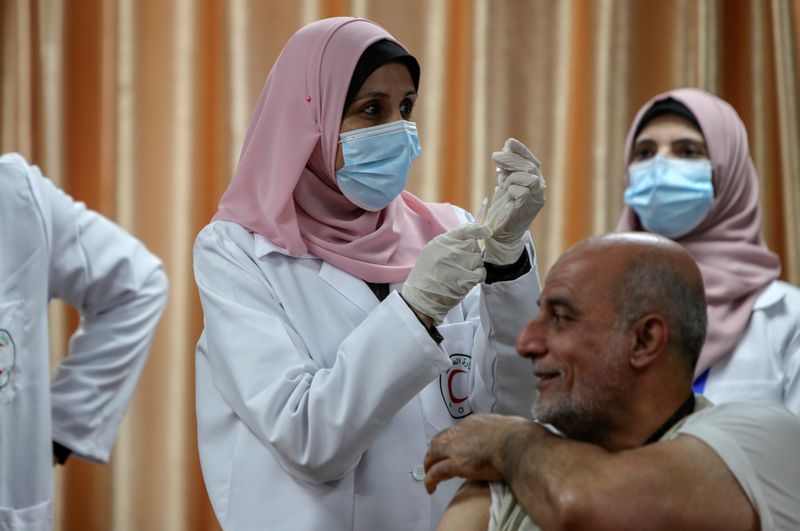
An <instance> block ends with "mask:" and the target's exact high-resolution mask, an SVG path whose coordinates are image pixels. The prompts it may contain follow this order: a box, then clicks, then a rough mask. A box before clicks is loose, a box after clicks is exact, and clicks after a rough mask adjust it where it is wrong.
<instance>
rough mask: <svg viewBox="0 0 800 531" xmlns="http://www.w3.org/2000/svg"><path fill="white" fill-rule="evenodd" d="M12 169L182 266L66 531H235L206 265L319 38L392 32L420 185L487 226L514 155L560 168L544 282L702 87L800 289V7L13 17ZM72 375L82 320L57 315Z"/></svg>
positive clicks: (7, 10) (99, 2) (643, 5)
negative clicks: (663, 113)
mask: <svg viewBox="0 0 800 531" xmlns="http://www.w3.org/2000/svg"><path fill="white" fill-rule="evenodd" d="M0 6H2V7H1V8H0V151H11V150H13V151H19V152H21V153H22V154H24V155H25V156H26V157H28V159H29V160H31V161H33V162H35V163H37V164H38V165H40V166H41V167H42V168H43V170H44V173H45V174H46V175H49V176H50V177H51V178H52V179H53V180H54V181H56V182H57V183H59V184H60V185H61V186H62V187H64V188H65V189H66V190H67V191H68V192H69V193H71V194H72V195H73V196H74V197H76V198H78V199H80V200H82V201H85V202H86V203H87V204H88V205H89V207H91V208H94V209H96V210H98V211H100V212H102V213H104V214H105V215H107V216H109V217H111V218H113V219H114V220H116V221H117V222H118V223H119V224H121V225H122V226H123V227H125V228H126V229H128V230H130V231H131V232H132V233H133V234H134V235H136V236H137V237H138V238H140V239H141V240H143V241H144V242H145V243H146V244H147V245H148V246H149V247H150V248H151V249H152V250H153V251H154V252H155V253H156V254H158V255H159V256H161V257H162V258H163V260H164V263H165V265H166V269H167V273H168V274H169V276H170V280H171V286H170V289H171V293H170V302H169V306H168V308H167V311H166V314H165V317H164V319H163V321H162V323H161V325H160V328H159V330H158V333H157V335H156V337H155V341H154V347H153V350H152V353H151V354H150V358H149V360H148V363H147V366H146V368H145V372H144V374H143V377H142V380H141V383H140V386H139V388H138V390H137V393H136V395H135V398H134V401H133V403H132V406H131V409H130V411H129V413H128V415H127V417H126V419H125V421H124V424H123V428H122V431H121V433H120V436H119V439H118V442H117V445H116V447H115V450H114V453H113V456H112V460H111V463H110V465H108V466H100V465H92V464H87V463H82V462H80V461H78V460H71V461H70V462H69V463H68V465H67V466H66V467H63V468H59V469H58V470H57V472H56V480H57V483H56V493H55V496H56V513H55V526H56V528H57V529H80V530H92V529H98V530H106V529H119V530H128V529H130V530H139V529H169V530H181V529H191V530H194V529H216V528H217V523H216V521H215V519H214V516H213V513H212V511H211V509H210V505H209V503H208V500H207V497H206V494H205V489H204V486H203V482H202V477H201V475H200V469H199V465H198V458H197V450H196V432H195V416H194V385H193V373H194V368H193V367H194V354H193V349H194V344H195V341H196V340H197V338H198V336H199V334H200V331H201V328H202V315H201V312H200V309H199V304H198V299H197V295H196V291H195V287H194V282H193V279H192V269H191V247H192V242H193V239H194V236H195V234H196V233H197V232H198V231H199V230H200V228H201V227H202V226H203V225H204V224H205V223H206V222H208V220H209V219H210V217H211V216H212V214H213V213H214V211H215V208H216V204H217V200H218V199H219V197H220V195H221V193H222V191H223V190H224V189H225V187H226V185H227V182H228V180H229V179H230V176H231V175H232V173H233V171H234V168H235V165H236V160H237V158H238V153H239V147H240V145H241V143H242V138H243V135H244V132H245V129H246V127H247V123H248V121H249V118H250V112H251V109H252V107H253V105H254V104H255V101H256V98H257V96H258V93H259V91H260V89H261V86H262V84H263V82H264V79H265V77H266V75H267V73H268V71H269V69H270V66H271V64H272V62H273V61H274V60H275V58H276V56H277V54H278V53H279V51H280V49H281V47H282V45H283V43H284V42H285V41H286V39H287V38H288V37H289V36H290V35H291V34H292V33H293V32H294V31H295V30H296V29H298V28H299V27H300V26H302V25H303V24H305V23H307V22H310V21H311V20H314V19H317V18H322V17H327V16H336V15H343V14H350V15H360V16H365V17H368V18H372V19H374V20H376V21H377V22H379V23H381V24H382V25H384V26H385V27H386V28H387V29H388V30H389V31H391V32H392V33H393V34H394V35H395V36H396V37H398V38H399V39H400V40H401V41H403V42H404V43H405V44H406V45H407V46H408V47H409V48H410V49H411V50H412V51H413V52H414V53H415V54H416V55H417V56H418V57H419V59H420V63H421V65H422V72H423V75H422V83H421V92H420V100H419V105H418V110H417V111H416V112H417V117H416V119H417V121H418V124H419V127H420V131H421V137H422V143H423V155H422V156H421V158H420V159H419V161H418V163H417V164H416V165H415V169H414V173H413V175H412V180H411V184H410V187H411V189H412V191H414V192H415V193H417V194H419V195H421V196H422V197H423V198H425V199H429V200H445V201H451V202H453V203H457V204H460V205H462V206H466V207H468V208H471V209H473V210H474V209H475V208H476V207H477V205H478V204H479V203H480V200H481V199H482V198H483V196H484V195H486V194H487V193H489V192H490V190H491V189H492V183H493V180H494V174H493V171H492V165H491V164H490V159H489V155H490V153H491V151H493V150H494V149H497V148H498V147H499V146H501V145H502V142H503V141H504V139H505V138H506V137H508V136H515V137H517V138H519V139H521V140H523V141H524V142H525V143H526V144H528V145H529V146H531V148H532V149H533V150H534V151H535V153H536V154H537V155H538V156H539V157H540V158H541V159H542V161H543V163H544V171H545V177H546V178H547V180H548V185H549V189H548V205H547V208H546V209H545V210H544V211H543V212H542V214H541V215H540V217H539V219H537V221H536V223H535V224H534V227H533V231H534V238H535V241H536V245H537V250H538V253H539V255H538V256H539V262H540V265H541V267H542V272H543V273H545V272H546V271H547V269H548V267H549V266H550V265H551V264H552V262H553V261H554V260H555V258H556V257H557V256H558V255H559V254H560V253H561V251H563V249H564V248H565V247H567V246H568V245H570V244H571V243H573V242H575V241H577V240H579V239H581V238H583V237H585V236H588V235H591V234H597V233H601V232H605V231H608V230H610V229H612V228H613V227H614V225H615V222H616V219H617V216H618V214H619V211H620V207H621V203H622V201H621V198H622V185H623V175H624V173H623V171H624V169H623V162H622V161H623V140H624V138H623V137H624V134H625V132H626V130H627V127H628V124H629V122H630V120H631V119H632V117H633V114H634V112H635V110H636V109H637V108H638V107H639V106H640V105H641V104H642V103H643V102H644V101H645V100H647V99H648V98H649V97H650V96H652V95H653V94H655V93H656V92H660V91H663V90H666V89H669V88H673V87H677V86H684V85H693V86H699V87H703V88H706V89H709V90H711V91H713V92H715V93H717V94H719V95H720V96H722V97H723V98H725V99H727V100H728V101H730V102H731V103H732V104H733V105H734V107H736V109H737V110H738V111H739V113H740V114H741V115H742V117H743V119H744V121H745V123H746V125H747V127H748V130H749V133H750V144H751V150H752V154H753V158H754V160H755V163H756V166H757V168H758V171H759V175H760V178H761V198H762V203H763V205H764V220H763V228H764V233H765V235H766V238H767V241H768V242H769V245H770V247H771V248H772V249H774V250H775V251H776V252H778V253H779V254H780V256H781V258H782V260H783V267H784V269H783V276H784V278H785V279H787V280H789V281H791V282H794V283H798V282H800V213H798V212H799V211H800V108H798V105H799V104H798V101H799V100H800V88H798V87H799V85H798V83H800V78H799V76H798V72H799V71H800V58H799V54H798V52H800V35H798V29H797V28H798V27H799V26H800V0H659V1H650V0H561V1H557V2H556V1H552V0H491V1H490V0H471V1H470V0H406V1H405V2H398V1H395V0H385V1H378V0H374V1H368V0H351V1H346V0H302V1H297V2H286V1H285V0H280V1H279V0H249V1H248V0H227V1H223V0H0ZM52 318H53V326H52V328H53V337H54V341H53V358H54V359H56V360H57V359H58V358H59V357H60V356H61V355H62V354H63V353H64V352H65V348H66V347H65V338H66V337H68V335H69V333H70V331H71V330H72V329H73V328H74V326H75V323H76V317H75V315H74V314H73V313H71V312H70V311H69V310H66V309H65V308H63V307H61V306H54V308H53V309H52Z"/></svg>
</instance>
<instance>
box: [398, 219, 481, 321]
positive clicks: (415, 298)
mask: <svg viewBox="0 0 800 531" xmlns="http://www.w3.org/2000/svg"><path fill="white" fill-rule="evenodd" d="M491 235H492V231H491V230H490V229H489V228H487V227H485V226H483V225H478V224H477V223H465V224H463V225H459V226H458V227H456V228H454V229H451V230H449V231H447V232H445V233H444V234H440V235H439V236H437V237H435V238H434V239H432V240H431V241H430V242H428V244H427V245H426V246H425V247H423V248H422V253H420V255H419V258H418V259H417V263H416V264H414V267H413V269H411V274H410V275H409V276H408V279H407V280H406V282H405V284H403V290H402V291H401V294H402V295H403V298H404V299H405V301H406V302H407V303H408V304H409V305H410V306H411V307H412V308H413V309H414V310H415V311H416V312H417V313H418V314H422V315H423V316H428V317H430V318H431V319H432V320H433V324H434V325H438V324H441V322H442V320H443V319H444V316H445V315H447V312H449V311H450V309H451V308H453V307H454V306H455V305H456V304H458V303H459V302H461V299H463V298H464V297H465V296H466V295H467V293H469V290H471V289H472V288H473V287H475V286H476V285H477V284H478V283H480V282H483V281H484V280H485V279H486V270H485V269H484V268H483V260H482V258H481V249H480V247H479V246H478V241H477V240H479V239H486V238H488V237H489V236H491Z"/></svg>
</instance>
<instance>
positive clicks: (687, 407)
mask: <svg viewBox="0 0 800 531" xmlns="http://www.w3.org/2000/svg"><path fill="white" fill-rule="evenodd" d="M692 413H694V393H689V398H687V399H686V400H685V401H684V402H683V404H681V407H679V408H678V409H677V410H676V411H675V413H673V414H672V416H671V417H670V418H668V419H667V421H666V422H665V423H664V424H662V425H661V427H660V428H658V429H657V430H656V431H655V432H654V433H653V435H651V436H650V437H649V438H648V439H647V440H646V441H645V442H644V443H645V444H650V443H654V442H656V441H659V440H660V439H661V437H663V436H664V434H665V433H667V432H668V431H669V429H670V428H671V427H673V426H674V425H675V424H677V423H678V421H680V420H681V419H682V418H684V417H688V416H689V415H691V414H692Z"/></svg>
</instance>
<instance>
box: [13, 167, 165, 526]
mask: <svg viewBox="0 0 800 531" xmlns="http://www.w3.org/2000/svg"><path fill="white" fill-rule="evenodd" d="M51 298H60V299H64V300H65V301H66V302H68V303H69V304H71V305H72V306H74V307H75V308H77V309H78V310H79V311H80V313H81V323H80V327H79V329H78V330H77V331H76V332H75V334H74V335H73V336H72V339H71V341H70V347H69V356H67V357H66V358H65V359H64V360H63V361H62V362H61V363H60V364H59V367H58V372H57V373H56V375H55V379H54V380H53V381H52V383H51V380H50V345H49V340H48V319H47V306H48V301H49V300H50V299H51ZM165 298H166V277H165V276H164V273H163V271H162V267H161V263H160V262H159V260H158V259H157V258H156V257H154V256H153V255H152V254H150V253H149V252H148V251H147V250H146V249H145V248H144V246H142V244H141V243H139V242H138V241H137V240H135V239H134V238H132V237H131V236H130V235H128V234H127V233H126V232H125V231H123V230H122V229H121V228H119V227H118V226H116V225H114V224H113V223H111V222H110V221H108V220H107V219H105V218H103V217H102V216H100V215H98V214H96V213H94V212H92V211H90V210H87V209H86V208H85V206H84V205H83V204H82V203H78V202H75V201H73V200H72V199H71V198H70V197H69V196H67V195H66V194H64V193H63V192H61V191H60V190H59V189H58V188H56V187H55V186H54V185H53V184H52V183H51V182H50V181H49V180H47V179H45V178H44V177H42V174H41V173H40V171H39V169H38V168H37V167H35V166H29V165H28V164H27V162H26V161H25V160H24V159H23V158H22V157H21V156H20V155H17V154H8V155H4V156H2V157H0V530H2V531H6V530H9V529H14V530H40V529H50V528H51V520H52V516H51V499H52V492H53V487H52V476H53V451H52V441H54V440H55V441H57V442H59V443H60V444H62V445H64V446H66V447H67V448H69V449H71V450H72V451H73V453H74V454H75V455H77V456H79V457H82V458H85V459H89V460H92V461H98V462H105V461H107V460H108V457H109V452H110V450H111V446H112V444H113V441H114V436H115V434H116V431H117V428H118V426H119V423H120V421H121V420H122V416H123V413H124V412H125V409H126V407H127V405H128V401H129V400H130V398H131V394H132V393H133V389H134V386H135V384H136V381H137V379H138V377H139V373H140V371H141V368H142V365H143V363H144V360H145V357H146V355H147V350H148V348H149V346H150V342H151V340H152V338H153V329H154V327H155V325H156V322H157V320H158V317H159V315H160V313H161V311H162V309H163V306H164V303H165Z"/></svg>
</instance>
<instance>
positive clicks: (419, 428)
mask: <svg viewBox="0 0 800 531" xmlns="http://www.w3.org/2000/svg"><path fill="white" fill-rule="evenodd" d="M419 73H420V72H419V65H418V63H417V61H416V59H414V57H412V56H411V55H410V54H409V53H408V51H406V49H405V48H404V47H403V46H402V45H401V44H400V43H399V42H398V41H397V40H395V39H394V38H393V37H392V36H391V35H390V34H389V33H387V32H386V31H385V30H384V29H383V28H381V27H380V26H378V25H377V24H375V23H373V22H370V21H368V20H364V19H357V18H334V19H327V20H321V21H318V22H315V23H312V24H310V25H308V26H306V27H304V28H302V29H301V30H300V31H298V32H297V33H296V34H295V35H294V36H292V37H291V39H290V40H289V41H288V42H287V44H286V46H285V47H284V49H283V51H282V53H281V55H280V57H279V58H278V60H277V61H276V63H275V65H274V66H273V68H272V71H271V72H270V75H269V77H268V78H267V82H266V85H265V86H264V89H263V91H262V93H261V97H260V98H259V101H258V103H257V105H256V109H255V112H254V114H253V119H252V121H251V123H250V128H249V130H248V132H247V137H246V139H245V144H244V147H243V149H242V154H241V158H240V161H239V166H238V169H237V171H236V174H235V175H234V177H233V180H232V181H231V184H230V186H229V188H228V190H227V191H226V192H225V194H224V196H223V197H222V200H221V202H220V208H219V212H218V213H217V214H216V216H215V217H214V220H213V221H212V222H211V223H210V224H209V225H208V226H207V227H205V228H204V229H203V230H202V231H201V233H200V234H199V236H198V237H197V241H196V243H195V250H194V272H195V279H196V282H197V285H198V289H199V293H200V300H201V303H202V306H203V313H204V318H205V319H204V321H205V329H204V331H203V334H202V336H201V338H200V340H199V342H198V345H197V356H196V371H197V372H196V378H197V424H198V442H199V451H200V461H201V465H202V470H203V477H204V480H205V484H206V488H207V490H208V493H209V496H210V498H211V502H212V505H213V507H214V511H215V513H216V515H217V518H218V519H219V521H220V523H221V525H222V526H223V527H224V528H225V529H254V528H257V529H332V530H337V529H342V530H344V529H358V530H374V529H388V530H394V529H397V530H406V529H432V528H433V527H434V526H435V524H436V523H437V522H438V520H439V516H440V515H441V513H442V511H443V509H444V507H445V506H446V504H447V502H449V500H450V498H451V497H452V495H453V493H454V491H455V488H456V487H457V485H449V488H447V487H448V486H446V488H445V489H443V490H442V489H440V490H442V492H441V493H439V492H438V491H437V494H436V496H433V497H430V496H428V495H427V493H426V492H425V489H424V487H423V484H422V480H423V477H424V469H423V466H422V461H423V457H424V455H425V451H426V449H427V445H428V442H429V441H430V439H431V437H432V436H433V435H434V434H435V433H436V432H438V431H439V430H441V429H444V428H446V427H448V426H451V425H453V424H454V423H455V422H457V421H458V419H460V418H463V417H465V416H467V415H469V414H470V413H471V412H473V411H499V412H505V413H514V414H519V415H528V414H530V406H531V403H532V401H533V392H534V381H533V375H532V374H531V373H530V370H529V368H528V367H526V364H525V362H524V360H522V359H521V358H518V357H517V356H516V353H515V350H514V343H515V339H516V334H517V332H518V331H519V330H520V329H521V328H522V326H523V325H524V324H525V323H526V322H527V321H528V320H530V319H531V318H532V317H533V316H534V314H535V313H536V307H535V301H536V298H537V296H538V293H539V291H540V287H539V280H538V273H537V271H536V267H535V260H534V254H533V246H532V243H531V241H530V236H529V235H528V233H527V231H526V229H527V227H528V225H529V224H530V222H531V221H532V220H533V217H534V216H535V215H536V213H537V212H538V210H539V208H541V206H542V204H543V202H544V182H543V181H542V178H541V173H540V171H539V165H538V161H536V160H535V158H534V157H533V156H532V155H531V154H530V152H528V150H527V149H526V148H524V146H522V145H521V144H519V143H518V142H516V141H509V142H508V143H507V146H506V149H505V150H504V151H502V152H499V153H497V154H496V157H495V163H496V164H497V165H498V166H499V167H500V168H501V169H503V170H504V172H503V175H502V176H501V179H500V185H499V186H498V190H497V191H496V192H495V197H494V199H493V203H492V207H491V208H490V209H489V216H488V220H489V221H488V222H487V224H488V225H489V227H487V226H484V225H478V224H476V223H466V224H464V222H467V221H469V220H470V219H471V218H470V216H469V215H468V214H467V213H466V212H464V211H463V210H461V209H458V208H455V207H453V206H452V205H448V204H433V203H427V202H424V201H422V200H420V199H418V198H417V197H415V196H413V195H412V194H410V193H408V192H406V191H404V187H405V183H406V179H407V177H408V170H409V167H410V165H411V162H412V160H413V159H414V158H415V157H416V156H417V155H418V153H419V150H420V144H419V140H418V137H417V130H416V125H415V124H414V123H413V122H411V121H410V120H411V117H412V113H413V107H414V104H415V102H416V99H417V90H418V87H419ZM487 162H488V161H487ZM487 166H488V164H487ZM490 168H491V166H490ZM478 239H482V240H484V243H485V251H484V252H485V254H482V253H481V249H480V247H479V245H478V243H477V240H478Z"/></svg>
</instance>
